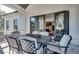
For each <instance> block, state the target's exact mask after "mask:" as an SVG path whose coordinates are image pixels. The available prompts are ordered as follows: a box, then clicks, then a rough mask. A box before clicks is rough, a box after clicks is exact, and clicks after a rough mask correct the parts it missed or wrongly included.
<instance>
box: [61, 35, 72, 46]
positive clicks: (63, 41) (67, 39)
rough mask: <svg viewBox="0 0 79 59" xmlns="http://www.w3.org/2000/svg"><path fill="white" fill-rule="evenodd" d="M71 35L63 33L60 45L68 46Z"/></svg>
mask: <svg viewBox="0 0 79 59" xmlns="http://www.w3.org/2000/svg"><path fill="white" fill-rule="evenodd" d="M70 39H71V38H70V36H69V35H67V34H65V35H63V37H62V39H61V40H60V46H67V44H68V43H69V41H70Z"/></svg>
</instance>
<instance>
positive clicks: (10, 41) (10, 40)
mask: <svg viewBox="0 0 79 59" xmlns="http://www.w3.org/2000/svg"><path fill="white" fill-rule="evenodd" d="M6 40H7V42H8V44H9V47H10V48H15V49H18V42H17V40H16V39H15V38H13V37H12V35H10V36H8V35H7V37H6Z"/></svg>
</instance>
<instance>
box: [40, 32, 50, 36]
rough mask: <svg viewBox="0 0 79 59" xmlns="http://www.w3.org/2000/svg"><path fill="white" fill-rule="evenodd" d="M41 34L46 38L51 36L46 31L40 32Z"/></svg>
mask: <svg viewBox="0 0 79 59" xmlns="http://www.w3.org/2000/svg"><path fill="white" fill-rule="evenodd" d="M39 34H40V35H44V36H48V35H49V33H48V32H46V31H42V32H39Z"/></svg>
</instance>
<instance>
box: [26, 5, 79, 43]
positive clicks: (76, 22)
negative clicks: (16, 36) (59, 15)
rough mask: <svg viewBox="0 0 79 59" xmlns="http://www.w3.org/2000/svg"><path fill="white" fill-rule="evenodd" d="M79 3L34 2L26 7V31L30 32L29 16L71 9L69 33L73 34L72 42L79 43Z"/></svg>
mask: <svg viewBox="0 0 79 59" xmlns="http://www.w3.org/2000/svg"><path fill="white" fill-rule="evenodd" d="M78 6H79V5H65V4H64V5H62V4H60V5H58V4H49V5H48V4H43V5H42V4H36V5H35V4H33V5H29V6H28V8H27V9H26V14H27V15H26V20H27V21H26V27H27V29H26V32H27V33H29V32H30V22H29V19H30V18H29V17H31V16H37V15H44V14H50V13H55V12H59V11H64V10H68V11H69V34H70V35H71V36H72V38H73V40H72V43H74V44H79V39H78V38H79V27H78V26H79V17H78V16H79V9H78V8H79V7H78Z"/></svg>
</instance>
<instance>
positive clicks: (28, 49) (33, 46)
mask: <svg viewBox="0 0 79 59" xmlns="http://www.w3.org/2000/svg"><path fill="white" fill-rule="evenodd" d="M18 39H19V40H20V43H21V53H22V54H24V53H27V54H40V53H42V52H43V49H42V45H41V44H37V41H36V39H35V38H32V37H29V36H23V37H19V38H18Z"/></svg>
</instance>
